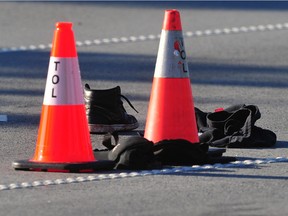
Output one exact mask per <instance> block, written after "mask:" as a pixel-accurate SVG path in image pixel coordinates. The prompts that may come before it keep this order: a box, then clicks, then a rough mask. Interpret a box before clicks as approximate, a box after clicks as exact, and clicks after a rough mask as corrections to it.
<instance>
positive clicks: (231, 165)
mask: <svg viewBox="0 0 288 216" xmlns="http://www.w3.org/2000/svg"><path fill="white" fill-rule="evenodd" d="M281 162H286V163H287V162H288V158H285V157H277V158H266V159H262V160H259V159H258V160H244V161H235V162H231V163H228V164H213V165H209V164H207V165H202V166H199V165H194V166H182V167H172V168H165V169H161V170H144V171H138V172H122V173H111V174H98V175H89V176H79V177H71V178H66V179H55V180H40V181H33V182H22V183H11V184H2V185H0V191H4V190H14V189H25V188H33V187H40V186H47V185H62V184H72V183H82V182H94V181H103V180H112V179H121V178H133V177H144V176H149V175H163V174H174V173H187V172H195V171H205V170H215V169H224V168H245V167H248V166H257V165H261V164H269V163H281Z"/></svg>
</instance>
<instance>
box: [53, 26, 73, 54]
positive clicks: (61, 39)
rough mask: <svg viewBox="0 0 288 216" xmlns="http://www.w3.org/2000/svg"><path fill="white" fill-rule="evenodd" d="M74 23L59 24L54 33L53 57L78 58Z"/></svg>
mask: <svg viewBox="0 0 288 216" xmlns="http://www.w3.org/2000/svg"><path fill="white" fill-rule="evenodd" d="M72 25H73V24H72V22H57V23H56V24H55V26H56V30H55V32H54V37H53V42H52V50H51V54H50V56H53V57H77V51H76V44H75V39H74V33H73V30H72Z"/></svg>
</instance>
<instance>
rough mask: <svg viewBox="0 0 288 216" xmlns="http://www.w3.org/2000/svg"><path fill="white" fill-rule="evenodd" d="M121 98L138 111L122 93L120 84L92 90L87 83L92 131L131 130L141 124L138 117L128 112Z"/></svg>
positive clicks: (87, 103) (88, 113)
mask: <svg viewBox="0 0 288 216" xmlns="http://www.w3.org/2000/svg"><path fill="white" fill-rule="evenodd" d="M121 98H124V99H125V100H126V101H127V102H128V104H129V105H130V106H131V107H132V108H133V109H134V110H135V111H136V112H137V110H136V109H135V108H134V107H133V105H132V104H131V103H130V101H129V100H128V99H127V98H126V97H124V96H123V95H121V89H120V87H119V86H117V87H115V88H112V89H105V90H92V89H90V86H89V85H88V84H85V88H84V100H85V108H86V116H87V119H88V125H89V130H90V133H107V132H114V131H129V130H133V129H135V128H137V127H138V126H139V124H138V121H137V119H136V118H135V117H134V116H132V115H129V114H127V113H126V110H125V109H124V107H123V102H122V100H121Z"/></svg>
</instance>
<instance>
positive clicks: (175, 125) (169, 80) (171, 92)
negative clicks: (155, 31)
mask: <svg viewBox="0 0 288 216" xmlns="http://www.w3.org/2000/svg"><path fill="white" fill-rule="evenodd" d="M144 137H145V138H146V139H148V140H150V141H153V142H158V141H161V140H171V139H172V140H173V139H185V140H188V141H190V142H192V143H198V142H199V138H198V131H197V125H196V119H195V111H194V102H193V96H192V90H191V84H190V78H189V71H188V65H187V63H186V53H185V48H184V40H183V34H182V25H181V20H180V14H179V12H178V11H177V10H166V11H165V17H164V22H163V28H162V33H161V38H160V45H159V49H158V55H157V61H156V66H155V72H154V79H153V84H152V90H151V95H150V102H149V107H148V114H147V119H146V126H145V134H144Z"/></svg>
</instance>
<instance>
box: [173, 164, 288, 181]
mask: <svg viewBox="0 0 288 216" xmlns="http://www.w3.org/2000/svg"><path fill="white" fill-rule="evenodd" d="M241 169H243V167H241ZM253 169H255V167H253ZM219 171H220V170H218V169H217V170H216V171H214V172H212V171H211V170H209V172H207V171H205V172H193V173H175V174H168V175H175V176H198V177H199V176H201V177H216V178H231V179H232V178H237V179H261V180H284V181H287V180H288V176H272V175H247V174H236V173H235V174H231V173H229V174H227V170H223V172H225V173H220V172H219ZM235 172H236V171H235Z"/></svg>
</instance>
